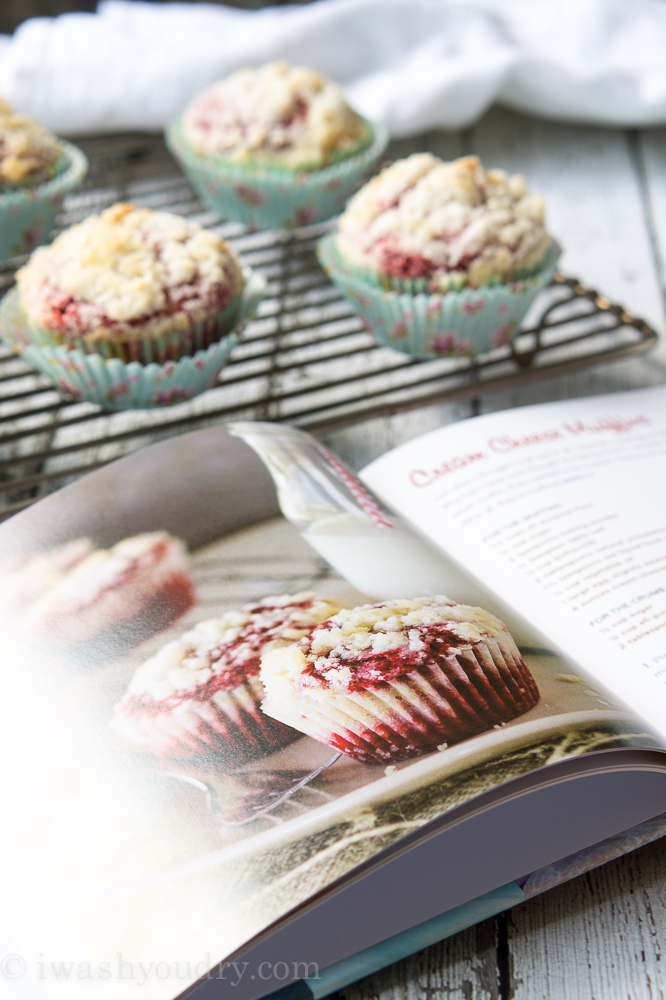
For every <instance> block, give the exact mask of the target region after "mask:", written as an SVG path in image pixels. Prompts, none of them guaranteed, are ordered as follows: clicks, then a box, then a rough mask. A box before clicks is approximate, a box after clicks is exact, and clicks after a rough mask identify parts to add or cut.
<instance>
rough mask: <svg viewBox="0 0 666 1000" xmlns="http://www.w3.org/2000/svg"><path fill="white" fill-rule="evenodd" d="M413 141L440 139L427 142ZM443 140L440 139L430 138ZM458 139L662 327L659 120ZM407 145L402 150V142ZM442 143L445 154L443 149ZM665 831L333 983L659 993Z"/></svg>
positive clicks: (588, 267)
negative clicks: (519, 185) (530, 193)
mask: <svg viewBox="0 0 666 1000" xmlns="http://www.w3.org/2000/svg"><path fill="white" fill-rule="evenodd" d="M425 138H426V137H423V143H422V145H421V148H434V143H432V142H430V143H429V144H428V145H426V142H425ZM435 151H437V152H439V151H438V150H435ZM460 151H461V152H469V151H474V152H477V153H479V155H480V156H481V157H482V158H483V159H484V161H485V162H486V163H487V164H489V165H497V166H502V167H505V168H506V169H508V170H512V171H521V172H523V173H525V175H526V176H527V178H528V180H529V182H530V185H531V187H532V189H533V190H535V191H539V192H540V193H543V194H544V195H545V197H546V199H547V210H548V221H549V226H550V227H551V229H552V231H553V232H554V233H555V234H556V235H557V237H558V238H559V239H560V240H561V242H562V244H563V246H564V247H565V253H564V256H563V260H562V268H563V270H565V271H567V272H569V273H573V274H576V275H579V276H580V277H581V278H582V279H583V280H584V281H585V282H587V283H588V284H590V285H592V286H593V287H597V288H598V289H599V290H601V291H603V292H607V293H608V295H609V296H611V297H613V298H615V299H616V300H618V301H620V302H624V303H626V304H627V306H628V307H629V308H630V309H631V310H632V311H634V312H635V313H636V314H637V315H639V316H644V317H645V318H646V319H648V320H649V321H650V322H651V323H653V324H654V325H655V326H656V328H657V329H658V330H659V331H660V333H662V334H663V332H664V329H665V325H664V305H663V303H664V288H665V287H666V269H665V268H666V264H665V262H666V130H661V129H660V130H656V129H655V130H644V131H642V132H640V133H638V134H637V135H632V134H629V133H625V132H621V131H611V130H607V129H589V128H580V127H577V126H567V125H559V124H553V123H548V122H538V121H535V120H532V119H529V118H527V117H525V116H522V115H518V114H515V113H513V112H509V111H506V110H504V109H497V108H495V109H493V110H491V111H490V112H489V114H488V115H487V116H486V117H485V118H484V119H483V121H482V122H480V123H479V125H478V126H477V128H476V129H474V130H473V131H472V132H471V133H470V134H468V135H467V136H463V137H460ZM403 155H404V154H403ZM440 155H443V154H440ZM665 380H666V351H665V350H664V346H663V342H662V345H661V346H660V348H659V349H658V350H657V351H656V352H653V353H652V354H651V355H649V356H646V357H636V358H630V359H623V360H619V361H614V362H609V363H605V364H601V365H596V366H593V367H591V368H589V369H587V370H584V371H581V372H578V373H576V374H574V375H567V376H558V377H555V378H549V379H545V380H543V381H540V382H538V383H535V384H533V385H529V386H526V387H524V388H521V389H517V390H513V391H510V392H507V391H503V392H495V393H486V394H484V395H483V396H481V397H480V398H478V399H477V400H475V401H472V402H471V403H468V404H467V403H466V404H461V405H460V406H457V407H456V406H453V405H449V406H444V407H430V408H427V409H423V410H419V411H416V412H415V413H413V414H406V415H405V414H403V415H402V416H396V417H392V418H386V419H384V420H376V421H372V422H369V423H366V424H363V425H361V426H359V427H355V428H350V429H348V430H345V431H340V432H337V433H335V434H332V435H329V440H330V444H331V445H332V447H334V448H335V449H336V450H337V451H338V452H339V453H340V454H341V455H343V457H344V458H345V459H346V460H347V461H348V462H349V464H350V465H352V466H353V467H355V468H359V467H361V466H362V465H363V464H364V463H366V462H368V461H370V460H371V459H372V458H374V457H375V456H376V455H378V454H380V453H381V452H382V451H384V450H385V449H386V448H389V447H392V446H395V445H396V444H399V443H401V442H402V441H405V440H408V439H409V437H411V436H416V435H417V434H419V433H423V432H424V431H426V430H429V429H431V428H432V427H435V426H438V425H440V424H444V423H448V422H451V421H453V420H457V419H461V418H462V417H464V416H467V415H473V413H474V412H490V411H493V410H497V409H503V408H506V407H509V406H520V405H527V404H530V403H536V402H540V401H545V400H555V399H562V398H571V397H577V396H585V395H596V394H598V393H604V392H614V391H620V390H623V389H628V388H631V387H637V386H642V385H652V384H659V383H663V382H664V381H665ZM665 876H666V843H662V842H657V843H655V844H651V845H649V846H648V847H645V848H642V849H641V850H639V851H636V852H634V853H633V854H631V855H628V856H626V857H624V858H620V859H619V860H617V861H615V862H613V863H612V864H610V865H607V866H604V867H603V868H600V869H597V870H596V871H594V872H591V873H589V874H587V875H585V876H582V877H581V878H579V879H577V880H575V881H574V882H571V883H569V884H567V885H564V886H561V887H559V888H558V889H555V890H553V891H551V892H549V893H546V894H545V895H544V896H540V897H537V898H536V899H533V900H530V901H529V902H527V903H524V904H523V905H521V906H519V907H515V908H514V909H513V910H511V911H510V912H509V913H508V914H506V915H502V916H500V917H499V918H497V919H495V920H488V921H485V922H484V923H483V924H480V925H479V926H478V927H475V928H471V929H470V930H468V931H464V932H462V933H461V934H458V935H456V936H455V937H453V938H451V939H449V940H447V941H444V942H441V943H440V944H438V945H435V946H433V947H431V948H428V949H426V950H425V951H423V952H420V953H419V954H418V955H415V956H412V957H411V958H408V959H405V960H404V961H402V962H399V963H397V964H396V965H394V966H391V967H390V968H388V969H385V970H383V971H382V972H381V973H378V974H376V975H374V976H370V977H368V978H367V979H365V980H362V981H361V982H359V983H356V984H355V985H354V986H352V987H348V988H347V989H345V990H343V991H341V993H340V997H341V998H344V1000H397V998H398V997H406V998H409V1000H426V998H427V1000H430V998H433V997H442V998H447V1000H448V998H451V1000H664V998H665V997H666V967H664V962H665V961H666V958H664V952H665V951H666V877H665Z"/></svg>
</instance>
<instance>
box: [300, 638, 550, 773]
mask: <svg viewBox="0 0 666 1000" xmlns="http://www.w3.org/2000/svg"><path fill="white" fill-rule="evenodd" d="M538 700H539V691H538V688H537V686H536V683H535V681H534V678H533V677H532V675H531V673H530V672H529V669H528V668H527V666H526V664H525V663H524V661H523V660H522V658H521V657H520V655H519V654H518V653H517V651H514V648H513V646H512V643H510V642H508V641H504V640H493V639H490V638H489V639H488V640H487V641H486V642H483V643H475V645H474V647H470V648H468V649H467V650H459V651H457V652H455V653H452V654H451V655H450V656H447V657H441V658H440V659H439V660H438V661H437V662H435V663H431V664H428V665H426V666H424V667H422V668H421V669H419V670H413V671H411V672H410V673H409V675H406V676H405V677H403V678H402V679H400V680H396V681H385V682H384V683H383V684H381V685H377V686H375V687H373V688H371V689H366V690H362V691H355V692H351V693H342V694H341V693H336V694H331V696H330V698H327V697H318V698H317V699H316V700H315V699H314V698H312V697H311V696H309V695H308V694H307V692H300V693H299V700H298V712H299V714H298V716H296V714H294V717H293V719H292V718H290V717H288V716H287V715H284V714H281V718H282V721H284V722H286V723H288V724H290V725H294V726H295V727H297V728H299V729H300V730H301V731H302V732H305V733H307V734H308V735H309V736H312V737H314V738H315V739H317V740H319V741H320V742H322V743H326V744H328V745H329V746H332V747H336V748H337V749H338V750H342V751H343V752H344V753H345V754H347V755H348V756H350V757H353V758H354V759H355V760H359V761H362V762H363V763H366V764H372V763H382V764H387V763H394V762H397V761H401V760H407V759H409V758H411V757H418V756H421V755H422V754H426V753H431V752H432V751H434V750H438V749H442V748H444V747H445V746H448V745H450V744H453V743H458V742H460V740H464V739H468V738H469V737H470V736H476V735H478V734H479V733H482V732H485V731H487V730H489V729H492V728H494V727H495V726H499V725H502V724H503V723H505V722H509V721H510V720H511V719H514V718H516V717H517V716H518V715H522V714H523V713H525V712H527V711H528V710H529V709H530V708H533V706H534V705H536V703H537V702H538Z"/></svg>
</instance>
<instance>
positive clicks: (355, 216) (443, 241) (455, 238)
mask: <svg viewBox="0 0 666 1000" xmlns="http://www.w3.org/2000/svg"><path fill="white" fill-rule="evenodd" d="M551 244H552V239H551V237H550V236H549V235H548V233H547V232H546V230H545V229H544V202H543V198H541V197H539V196H538V195H533V194H530V193H529V191H528V188H527V184H526V182H525V178H524V177H522V176H521V175H520V174H514V175H513V176H509V175H508V174H507V173H505V171H503V170H484V168H483V166H482V165H481V162H480V160H479V159H478V157H476V156H465V157H462V158H461V159H458V160H453V161H452V162H451V163H444V162H442V161H441V160H440V159H438V158H437V157H436V156H433V154H432V153H414V155H413V156H409V157H407V158H406V159H404V160H398V161H397V162H396V163H393V164H392V165H391V166H390V167H387V168H386V169H385V170H383V171H382V172H381V173H380V174H378V176H377V177H374V178H373V179H372V180H371V181H369V182H368V183H367V184H366V185H365V186H364V187H362V188H361V190H360V191H358V192H357V193H356V194H355V195H354V197H353V198H352V199H351V201H350V202H349V205H348V206H347V209H346V210H345V211H344V212H343V213H342V215H341V217H340V221H339V235H338V246H339V249H340V252H341V253H342V254H343V256H345V257H346V258H347V259H348V260H349V261H350V262H351V263H355V264H357V265H360V266H362V267H365V268H368V269H369V270H371V271H373V272H376V273H378V274H380V275H382V276H385V277H388V278H399V279H412V280H418V279H424V280H425V281H426V282H427V283H428V288H429V289H430V290H431V291H446V290H447V289H449V288H456V287H461V286H464V285H470V286H473V287H478V286H479V285H483V284H486V283H487V282H489V281H492V280H500V281H507V280H510V279H511V277H512V276H513V275H516V274H520V273H521V272H524V271H529V270H530V269H532V268H535V267H537V266H538V265H539V264H540V263H541V261H542V260H543V257H544V255H545V253H546V251H547V250H548V248H549V247H550V245H551Z"/></svg>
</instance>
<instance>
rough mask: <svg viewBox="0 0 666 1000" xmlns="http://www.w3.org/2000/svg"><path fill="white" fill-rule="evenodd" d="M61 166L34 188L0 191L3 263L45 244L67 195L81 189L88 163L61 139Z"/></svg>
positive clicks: (0, 234) (1, 252)
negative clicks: (50, 176) (80, 185)
mask: <svg viewBox="0 0 666 1000" xmlns="http://www.w3.org/2000/svg"><path fill="white" fill-rule="evenodd" d="M60 146H61V149H62V153H63V155H62V166H61V167H60V169H59V170H58V172H57V173H56V175H55V176H54V177H52V178H51V179H50V180H47V181H44V182H43V183H41V184H37V185H35V186H33V187H15V188H11V189H7V188H5V189H4V190H3V191H0V260H9V259H10V258H12V257H19V256H21V255H22V254H27V253H30V252H31V251H32V250H34V248H35V247H36V246H39V245H40V244H41V243H46V241H47V240H48V238H49V236H50V235H51V231H52V229H53V227H54V225H55V221H56V216H57V215H58V212H60V211H61V209H62V203H63V201H64V199H65V195H67V194H69V193H70V191H73V190H74V189H75V188H77V187H78V186H79V184H80V183H81V181H82V180H83V178H84V177H85V175H86V172H87V170H88V160H87V159H86V157H85V155H84V154H83V153H82V152H81V150H80V149H78V148H77V147H76V146H73V145H72V144H71V143H69V142H64V141H63V140H60Z"/></svg>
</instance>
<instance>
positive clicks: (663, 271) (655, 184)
mask: <svg viewBox="0 0 666 1000" xmlns="http://www.w3.org/2000/svg"><path fill="white" fill-rule="evenodd" d="M637 151H638V163H639V167H640V170H641V174H642V179H643V183H644V187H645V196H646V203H647V207H648V223H649V229H650V236H651V238H652V241H653V245H654V250H655V256H656V258H657V264H658V268H659V271H660V278H661V291H662V300H663V301H666V129H663V128H658V129H643V130H642V131H641V132H639V133H638V135H637Z"/></svg>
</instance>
